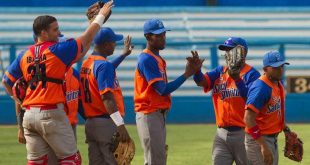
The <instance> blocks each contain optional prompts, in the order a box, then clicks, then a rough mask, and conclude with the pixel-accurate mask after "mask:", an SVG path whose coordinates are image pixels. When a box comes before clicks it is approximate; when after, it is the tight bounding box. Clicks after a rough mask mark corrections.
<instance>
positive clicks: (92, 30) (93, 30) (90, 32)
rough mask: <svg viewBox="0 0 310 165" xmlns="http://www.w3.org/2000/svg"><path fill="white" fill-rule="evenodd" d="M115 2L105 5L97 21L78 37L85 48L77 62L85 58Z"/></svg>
mask: <svg viewBox="0 0 310 165" xmlns="http://www.w3.org/2000/svg"><path fill="white" fill-rule="evenodd" d="M113 6H114V5H113V1H109V2H107V3H105V4H104V6H103V7H102V8H101V9H100V11H99V14H98V15H97V16H96V18H95V20H94V21H93V22H92V23H91V24H90V25H89V26H88V28H87V29H86V30H85V32H84V33H83V34H82V35H81V36H80V37H78V39H79V40H80V41H81V44H82V46H83V50H82V52H81V54H79V55H78V57H77V60H76V61H78V60H79V59H81V58H83V57H84V56H85V54H86V53H87V51H88V50H89V48H90V46H91V43H92V41H93V39H94V37H95V35H96V34H97V32H98V31H99V29H100V28H101V25H102V24H103V21H104V19H105V17H107V16H108V14H109V12H110V11H111V9H112V7H113Z"/></svg>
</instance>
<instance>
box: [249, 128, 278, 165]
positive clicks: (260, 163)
mask: <svg viewBox="0 0 310 165" xmlns="http://www.w3.org/2000/svg"><path fill="white" fill-rule="evenodd" d="M262 137H263V138H264V139H265V142H266V143H267V146H268V148H269V149H270V151H271V153H272V156H273V163H272V165H278V162H279V153H278V140H277V134H274V135H273V136H266V135H263V136H262ZM245 149H246V153H247V156H248V159H249V161H250V164H251V165H265V163H264V160H263V155H262V152H261V147H260V145H259V144H258V143H257V142H256V141H255V140H254V139H253V138H252V137H251V136H250V135H249V134H246V136H245Z"/></svg>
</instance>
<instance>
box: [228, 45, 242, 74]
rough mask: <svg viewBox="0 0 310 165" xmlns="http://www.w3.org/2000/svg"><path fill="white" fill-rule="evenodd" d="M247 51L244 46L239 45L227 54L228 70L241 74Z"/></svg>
mask: <svg viewBox="0 0 310 165" xmlns="http://www.w3.org/2000/svg"><path fill="white" fill-rule="evenodd" d="M245 56H246V50H245V48H244V47H243V46H241V45H238V46H236V47H234V48H233V49H231V50H230V51H229V52H228V53H226V54H225V60H226V64H227V66H228V69H229V70H231V71H233V72H240V69H241V67H242V64H243V63H244V61H245Z"/></svg>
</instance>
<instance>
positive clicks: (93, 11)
mask: <svg viewBox="0 0 310 165" xmlns="http://www.w3.org/2000/svg"><path fill="white" fill-rule="evenodd" d="M103 5H104V2H102V1H98V2H96V3H94V4H92V5H91V6H90V7H88V9H87V12H86V16H87V19H88V20H89V22H90V23H91V22H92V21H93V20H94V19H95V17H96V15H98V13H99V11H100V9H101V8H102V7H103ZM111 14H112V11H110V13H109V15H108V16H107V17H106V18H105V19H104V22H103V23H105V22H106V21H107V20H108V19H109V17H110V15H111Z"/></svg>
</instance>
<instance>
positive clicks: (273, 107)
mask: <svg viewBox="0 0 310 165" xmlns="http://www.w3.org/2000/svg"><path fill="white" fill-rule="evenodd" d="M276 111H278V112H280V113H281V99H280V97H276V96H272V98H271V103H269V104H268V107H267V113H273V112H276Z"/></svg>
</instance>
